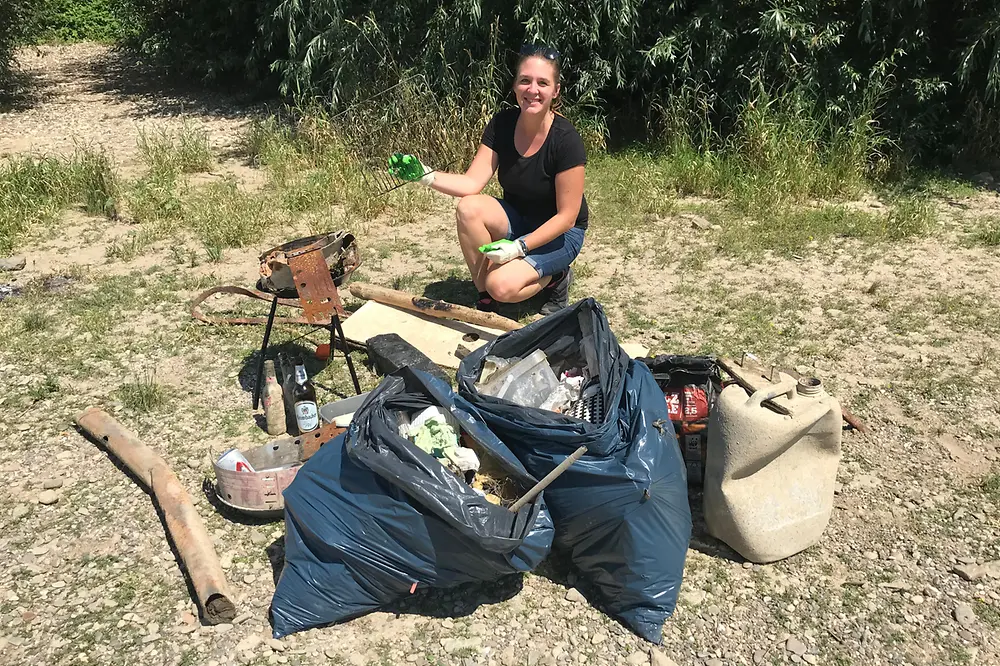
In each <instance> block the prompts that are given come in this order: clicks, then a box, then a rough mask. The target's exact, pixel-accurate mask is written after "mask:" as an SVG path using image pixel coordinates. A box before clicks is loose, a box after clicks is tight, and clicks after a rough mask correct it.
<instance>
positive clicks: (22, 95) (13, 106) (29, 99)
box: [0, 70, 56, 113]
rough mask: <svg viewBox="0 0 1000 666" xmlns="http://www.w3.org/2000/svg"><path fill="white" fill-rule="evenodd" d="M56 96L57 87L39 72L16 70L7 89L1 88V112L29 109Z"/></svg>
mask: <svg viewBox="0 0 1000 666" xmlns="http://www.w3.org/2000/svg"><path fill="white" fill-rule="evenodd" d="M55 96H56V91H55V87H54V86H51V85H46V84H45V80H44V79H43V78H42V77H41V76H39V75H38V74H36V73H34V72H25V71H23V70H15V71H14V73H13V76H12V77H11V80H10V82H9V83H8V85H7V86H6V87H5V89H0V113H17V112H19V111H29V110H31V109H33V108H34V107H36V106H40V105H42V104H44V103H45V102H47V101H49V100H51V99H52V98H54V97H55Z"/></svg>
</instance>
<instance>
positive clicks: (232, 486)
mask: <svg viewBox="0 0 1000 666" xmlns="http://www.w3.org/2000/svg"><path fill="white" fill-rule="evenodd" d="M241 453H242V454H243V455H244V457H246V459H247V461H248V462H249V463H250V464H251V465H252V466H253V468H254V469H255V470H260V471H256V472H236V471H233V470H229V469H224V468H222V467H220V466H219V465H218V463H217V462H216V463H213V464H212V466H213V467H214V468H215V479H216V487H215V492H216V495H217V496H218V498H219V501H221V502H222V503H223V504H225V505H226V506H228V507H230V508H232V509H235V510H237V511H242V512H244V513H251V514H257V515H272V514H278V513H281V512H282V511H284V509H285V499H284V497H282V495H281V493H282V492H283V491H284V490H285V488H287V487H288V486H289V485H290V484H291V483H292V480H293V479H294V478H295V474H296V473H297V472H298V471H299V468H300V467H301V466H302V462H303V461H302V445H301V443H300V442H299V441H298V440H297V439H296V438H289V439H287V440H275V441H273V442H271V443H269V444H265V445H263V446H258V447H257V448H255V449H250V450H248V451H241Z"/></svg>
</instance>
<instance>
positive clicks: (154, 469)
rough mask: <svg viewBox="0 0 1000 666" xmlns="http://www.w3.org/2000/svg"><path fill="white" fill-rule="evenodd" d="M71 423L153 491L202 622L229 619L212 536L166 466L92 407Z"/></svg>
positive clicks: (232, 608)
mask: <svg viewBox="0 0 1000 666" xmlns="http://www.w3.org/2000/svg"><path fill="white" fill-rule="evenodd" d="M76 423H77V425H78V426H79V427H80V429H81V430H83V431H84V432H85V433H87V434H88V435H90V437H91V438H92V439H94V440H95V441H96V442H99V443H100V444H101V446H103V447H105V448H106V449H107V450H108V451H109V452H111V453H112V454H114V456H115V457H116V458H118V459H119V460H120V461H121V462H122V463H123V464H124V465H125V466H126V467H128V468H129V470H131V471H132V473H133V474H135V475H136V476H137V477H139V479H140V480H141V481H142V482H143V483H144V484H145V485H146V486H147V487H148V488H149V489H150V490H151V491H152V492H153V497H154V498H155V499H156V502H157V504H159V505H160V509H161V510H162V511H163V517H164V520H165V521H166V523H167V532H168V534H169V536H170V538H171V539H172V540H173V542H174V545H175V546H176V547H177V552H178V553H179V554H180V557H181V561H183V562H184V566H185V567H186V568H187V573H188V577H189V578H190V580H191V585H192V586H193V587H194V591H195V594H196V595H197V597H198V605H199V607H200V608H201V610H202V617H203V619H204V620H205V622H207V623H208V624H221V623H223V622H232V620H233V618H235V617H236V605H235V604H234V603H233V601H232V593H231V592H230V591H229V584H228V583H227V582H226V576H225V574H224V573H223V572H222V565H221V564H219V558H218V556H217V555H216V553H215V547H214V546H213V545H212V539H211V537H209V535H208V531H207V530H206V529H205V524H204V523H203V522H202V520H201V517H200V516H199V515H198V512H197V511H196V510H195V508H194V504H192V503H191V497H190V496H189V495H188V493H187V491H186V490H184V486H182V485H181V483H180V481H179V480H178V479H177V476H176V475H175V474H174V472H173V470H171V469H170V466H169V465H167V463H166V461H164V460H163V458H161V457H160V456H159V455H158V454H157V453H156V452H155V451H153V449H151V448H149V447H148V446H146V445H145V444H143V443H142V442H141V441H139V438H138V437H136V435H134V434H133V433H132V432H130V431H128V430H126V429H125V428H124V427H122V425H121V424H120V423H118V422H117V421H116V420H115V419H114V418H112V417H111V416H110V415H109V414H107V413H106V412H105V411H103V410H101V409H98V408H97V407H90V408H88V409H87V410H85V411H84V412H83V413H81V414H80V415H79V416H77V417H76Z"/></svg>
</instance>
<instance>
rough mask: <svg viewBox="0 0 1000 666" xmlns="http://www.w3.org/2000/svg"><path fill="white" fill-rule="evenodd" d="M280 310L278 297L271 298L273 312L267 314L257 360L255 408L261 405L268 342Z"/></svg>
mask: <svg viewBox="0 0 1000 666" xmlns="http://www.w3.org/2000/svg"><path fill="white" fill-rule="evenodd" d="M277 310H278V297H277V296H275V297H274V298H273V299H272V300H271V312H270V313H269V314H268V315H267V326H266V327H265V328H264V342H262V343H261V345H260V359H259V360H258V361H257V378H256V380H255V381H254V384H253V408H254V409H257V407H258V406H259V405H260V394H261V391H262V390H263V388H264V359H265V358H267V343H268V341H269V340H270V339H271V327H273V326H274V313H275V312H277Z"/></svg>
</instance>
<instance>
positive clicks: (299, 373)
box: [295, 365, 309, 384]
mask: <svg viewBox="0 0 1000 666" xmlns="http://www.w3.org/2000/svg"><path fill="white" fill-rule="evenodd" d="M308 379H309V376H308V375H306V367H305V366H304V365H297V366H295V383H296V384H305V383H306V381H307V380H308Z"/></svg>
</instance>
